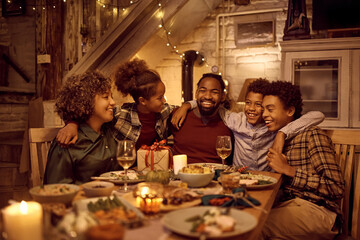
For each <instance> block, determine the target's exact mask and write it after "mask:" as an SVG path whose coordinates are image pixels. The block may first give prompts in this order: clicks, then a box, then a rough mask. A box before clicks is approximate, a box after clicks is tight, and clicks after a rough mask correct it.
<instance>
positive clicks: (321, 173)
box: [283, 127, 345, 213]
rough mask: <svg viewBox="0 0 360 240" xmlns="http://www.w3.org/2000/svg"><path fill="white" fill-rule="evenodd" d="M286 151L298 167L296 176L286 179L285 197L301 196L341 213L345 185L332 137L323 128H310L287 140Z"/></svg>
mask: <svg viewBox="0 0 360 240" xmlns="http://www.w3.org/2000/svg"><path fill="white" fill-rule="evenodd" d="M284 154H285V155H286V157H287V159H288V163H289V164H290V165H291V166H293V167H295V168H296V173H295V177H294V178H289V177H287V178H285V181H284V185H283V187H284V193H285V197H286V198H287V199H291V198H294V197H299V198H302V199H305V200H308V201H310V202H313V203H315V204H317V205H321V206H324V207H326V208H328V209H329V210H331V211H333V212H336V213H341V212H340V207H339V205H338V200H340V199H341V198H342V197H343V193H344V185H345V184H344V180H343V177H342V174H341V172H340V167H339V165H338V164H337V162H336V157H335V151H334V147H333V145H332V142H331V139H330V138H329V137H328V136H327V135H326V134H325V133H324V132H323V131H321V129H320V128H318V127H309V128H307V129H306V130H305V131H304V132H303V133H300V134H298V135H297V136H295V137H294V138H293V139H290V140H288V141H286V143H285V146H284Z"/></svg>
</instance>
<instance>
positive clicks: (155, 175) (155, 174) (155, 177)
mask: <svg viewBox="0 0 360 240" xmlns="http://www.w3.org/2000/svg"><path fill="white" fill-rule="evenodd" d="M145 181H146V182H158V183H162V184H168V183H169V182H170V172H169V171H165V170H153V171H150V172H148V173H147V174H146V175H145Z"/></svg>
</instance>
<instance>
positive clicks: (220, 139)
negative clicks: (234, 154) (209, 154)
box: [216, 136, 232, 168]
mask: <svg viewBox="0 0 360 240" xmlns="http://www.w3.org/2000/svg"><path fill="white" fill-rule="evenodd" d="M231 149H232V148H231V138H230V136H217V137H216V152H217V155H218V156H219V157H220V158H221V160H222V165H223V168H225V159H226V158H227V157H228V156H230V154H231Z"/></svg>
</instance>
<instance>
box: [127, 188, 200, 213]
mask: <svg viewBox="0 0 360 240" xmlns="http://www.w3.org/2000/svg"><path fill="white" fill-rule="evenodd" d="M122 197H123V198H124V199H125V200H126V201H128V202H129V203H130V204H131V205H132V206H134V207H138V206H137V203H136V198H135V197H134V196H133V193H132V192H130V193H125V194H124V195H123V196H122ZM200 203H201V198H198V199H195V200H193V201H190V202H183V203H181V204H179V205H172V204H167V205H164V204H161V205H160V211H162V212H168V211H173V210H178V209H182V208H188V207H193V206H197V205H199V204H200Z"/></svg>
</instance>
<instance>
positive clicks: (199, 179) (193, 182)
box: [178, 171, 215, 187]
mask: <svg viewBox="0 0 360 240" xmlns="http://www.w3.org/2000/svg"><path fill="white" fill-rule="evenodd" d="M214 175H215V173H214V172H210V173H184V172H181V171H179V173H178V176H179V178H180V180H181V181H183V182H186V183H187V184H188V186H189V187H205V186H206V185H208V184H209V183H210V182H211V180H212V179H213V177H214Z"/></svg>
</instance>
